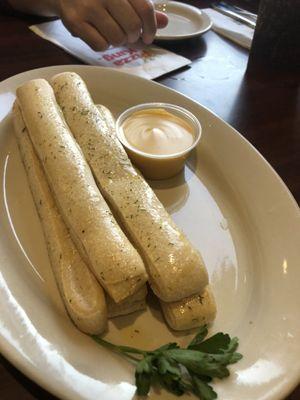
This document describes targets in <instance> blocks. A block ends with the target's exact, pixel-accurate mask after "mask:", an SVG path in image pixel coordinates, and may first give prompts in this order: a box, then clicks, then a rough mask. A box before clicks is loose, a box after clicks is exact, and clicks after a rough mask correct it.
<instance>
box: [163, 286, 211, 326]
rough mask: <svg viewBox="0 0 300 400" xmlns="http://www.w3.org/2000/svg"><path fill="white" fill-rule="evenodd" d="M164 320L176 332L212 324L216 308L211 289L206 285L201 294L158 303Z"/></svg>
mask: <svg viewBox="0 0 300 400" xmlns="http://www.w3.org/2000/svg"><path fill="white" fill-rule="evenodd" d="M160 305H161V308H162V311H163V314H164V316H165V319H166V321H167V323H168V325H169V326H170V328H172V329H174V330H176V331H182V330H186V329H192V328H196V327H198V326H201V325H206V324H208V323H210V322H212V321H213V320H214V319H215V317H216V313H217V307H216V302H215V298H214V295H213V292H212V290H211V287H210V286H209V285H208V286H207V287H206V288H205V289H204V290H203V292H202V293H201V294H195V295H193V296H190V297H187V298H185V299H182V300H179V301H175V302H172V303H166V302H163V301H161V302H160Z"/></svg>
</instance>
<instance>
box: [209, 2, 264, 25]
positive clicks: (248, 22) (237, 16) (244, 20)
mask: <svg viewBox="0 0 300 400" xmlns="http://www.w3.org/2000/svg"><path fill="white" fill-rule="evenodd" d="M212 8H213V9H214V10H216V11H218V12H219V13H221V14H223V15H226V16H227V17H231V18H233V19H235V20H236V21H239V22H241V23H243V24H245V25H248V26H250V27H251V28H253V29H255V26H256V23H255V22H253V21H251V20H250V19H248V18H246V17H243V16H242V15H240V14H237V13H236V12H234V11H229V10H225V9H224V8H222V7H218V6H217V5H214V4H213V5H212Z"/></svg>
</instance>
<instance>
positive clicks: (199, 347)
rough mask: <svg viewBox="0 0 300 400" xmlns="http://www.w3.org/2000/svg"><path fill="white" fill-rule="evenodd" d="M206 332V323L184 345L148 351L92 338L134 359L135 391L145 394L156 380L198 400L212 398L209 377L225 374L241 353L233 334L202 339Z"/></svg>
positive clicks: (175, 391) (223, 376) (170, 345)
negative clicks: (190, 394) (191, 394)
mask: <svg viewBox="0 0 300 400" xmlns="http://www.w3.org/2000/svg"><path fill="white" fill-rule="evenodd" d="M207 333H208V331H207V327H206V326H203V327H201V328H200V329H199V331H198V333H197V335H196V336H195V337H194V339H193V340H192V341H191V342H190V344H189V345H188V347H187V348H180V347H179V345H178V344H177V343H168V344H165V345H163V346H160V347H159V348H157V349H156V350H152V351H147V350H141V349H136V348H134V347H129V346H118V345H115V344H113V343H110V342H107V341H106V340H104V339H101V338H100V337H98V336H92V338H93V339H94V340H95V341H96V342H97V343H98V344H100V345H101V346H104V347H106V348H108V349H110V350H112V351H114V352H116V353H119V354H122V355H124V356H125V357H127V359H129V361H131V362H133V363H135V365H136V371H135V381H136V386H137V394H138V395H142V396H146V395H147V394H148V393H149V390H150V388H151V386H152V385H156V384H159V385H161V386H162V387H164V388H165V389H166V390H168V391H169V392H172V393H174V394H176V395H177V396H181V395H182V394H184V393H194V394H195V395H196V396H197V397H198V398H199V399H200V400H214V399H216V398H217V394H216V393H215V392H214V390H213V388H212V386H211V385H210V384H209V383H210V382H211V380H212V379H213V378H219V379H223V378H226V377H227V376H228V375H229V370H228V368H227V366H228V365H230V364H233V363H235V362H237V361H239V360H240V359H241V358H242V355H241V354H239V353H237V352H236V350H237V347H238V339H237V338H233V339H231V338H230V336H229V335H228V334H224V333H221V332H220V333H217V334H215V335H213V336H212V337H210V338H208V339H206V340H204V339H205V337H206V336H207Z"/></svg>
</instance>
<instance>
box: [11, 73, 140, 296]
mask: <svg viewBox="0 0 300 400" xmlns="http://www.w3.org/2000/svg"><path fill="white" fill-rule="evenodd" d="M17 98H18V101H19V104H20V107H21V111H22V115H23V118H24V120H25V123H26V126H27V127H28V130H29V134H30V138H31V140H32V143H33V145H34V148H35V150H36V153H37V155H38V157H39V159H40V161H41V162H42V165H43V169H44V171H45V173H46V176H47V180H48V183H49V186H50V188H51V190H52V192H53V194H54V197H55V200H56V203H57V205H58V208H59V211H60V213H61V215H62V217H63V219H64V221H65V223H66V225H67V227H68V229H69V230H70V233H71V236H72V238H73V240H74V243H75V244H76V245H77V247H78V249H79V251H80V252H81V255H82V257H83V259H84V260H86V261H87V262H88V265H89V267H90V268H91V269H92V271H93V272H94V274H95V275H96V277H97V279H98V280H99V282H100V283H101V285H102V286H103V288H104V289H105V290H106V291H107V292H108V294H109V295H110V296H111V297H112V298H113V299H114V301H115V302H117V303H118V302H120V301H122V300H124V299H125V298H127V297H129V296H131V295H132V294H134V293H135V292H136V291H137V290H138V289H139V288H140V287H141V286H143V284H144V283H145V282H146V280H147V274H146V272H145V268H144V264H143V262H142V259H141V258H140V256H139V254H138V252H137V251H136V250H135V249H134V247H133V246H132V245H131V243H130V242H129V240H128V239H127V237H126V236H125V234H124V233H123V231H122V230H121V229H120V227H119V225H118V224H117V222H116V220H115V218H114V217H113V215H112V213H111V211H110V209H109V207H108V206H107V204H106V202H105V200H104V199H103V197H102V195H101V193H100V192H99V189H98V188H97V185H96V183H95V181H94V178H93V176H92V173H91V171H90V168H89V166H88V164H87V162H86V161H85V159H84V157H83V154H82V152H81V150H80V148H79V146H78V145H77V143H76V142H75V140H74V138H73V136H72V134H71V132H70V130H69V128H68V126H67V124H66V123H65V120H64V118H63V115H62V113H61V111H60V109H59V107H58V105H57V103H56V101H55V97H54V93H53V90H52V88H51V86H50V85H49V84H48V83H47V81H45V80H43V79H36V80H33V81H30V82H27V83H25V84H24V85H22V86H21V87H20V88H18V90H17Z"/></svg>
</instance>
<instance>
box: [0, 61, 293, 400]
mask: <svg viewBox="0 0 300 400" xmlns="http://www.w3.org/2000/svg"><path fill="white" fill-rule="evenodd" d="M67 70H71V71H76V72H78V73H79V74H80V75H81V76H82V77H83V79H84V80H85V81H86V82H87V85H88V87H89V89H90V91H91V93H92V95H93V98H94V100H95V101H96V102H97V103H103V104H105V105H107V106H108V107H110V108H111V109H112V111H113V112H114V113H115V115H118V113H120V112H121V111H122V110H124V109H125V108H127V107H129V106H132V105H135V104H137V103H142V102H152V101H160V102H168V103H174V104H178V105H181V106H183V107H186V108H187V109H189V110H190V111H191V112H193V113H194V114H195V115H196V116H197V117H198V118H199V119H200V121H201V123H202V127H203V137H202V140H201V142H200V145H199V146H198V148H197V151H196V152H195V154H194V156H193V157H192V158H191V159H190V160H189V164H188V166H187V167H186V169H185V172H184V174H182V175H181V176H178V177H176V178H174V179H171V180H169V181H165V182H159V183H155V184H153V187H154V188H155V191H156V193H157V194H158V196H159V198H160V199H161V201H162V202H163V203H164V204H165V206H166V207H167V209H168V210H169V211H170V212H171V213H172V215H173V217H174V219H175V221H176V222H177V223H178V224H179V226H181V227H182V228H183V229H184V230H185V232H186V234H187V235H188V237H189V238H190V239H191V241H192V242H193V243H194V244H195V246H197V247H198V248H199V249H200V250H201V252H202V255H203V257H204V259H205V262H206V264H207V267H208V270H209V274H210V279H211V283H212V286H213V289H214V291H215V294H216V299H217V303H218V315H217V319H216V322H215V324H214V325H213V328H212V331H211V333H213V332H216V331H219V330H221V331H223V332H228V333H230V334H231V335H235V336H238V337H239V338H240V343H241V345H240V351H241V352H242V353H243V354H244V358H243V360H242V361H240V362H239V363H238V364H235V365H233V366H232V368H231V371H232V374H231V377H230V378H229V379H225V380H224V381H216V382H215V388H216V390H217V392H218V393H219V399H222V400H241V399H247V400H249V399H255V400H271V399H282V398H283V397H284V396H285V395H286V394H287V393H288V392H289V391H291V390H292V389H293V387H294V386H295V385H296V384H297V382H298V379H299V372H300V318H299V309H300V294H299V293H300V291H299V285H300V284H299V282H300V269H299V259H300V254H299V249H300V215H299V209H298V207H297V204H296V202H295V201H294V199H293V198H292V196H291V194H290V193H289V191H288V190H287V188H286V187H285V185H284V183H283V182H282V181H281V180H280V178H279V177H278V175H277V174H276V173H275V172H274V171H273V170H272V168H271V167H270V166H269V164H268V163H267V162H266V161H265V160H264V159H263V158H262V157H261V156H260V155H259V153H258V152H257V151H256V150H255V149H254V148H253V147H252V146H251V145H250V144H249V143H248V142H247V141H246V140H245V139H244V138H243V137H242V136H241V135H240V134H239V133H238V132H237V131H235V130H234V129H233V128H231V127H230V126H229V125H227V124H226V123H225V122H224V121H222V120H221V119H220V118H218V117H217V116H215V115H214V114H212V113H211V112H210V111H208V110H207V109H206V108H204V107H202V106H201V105H199V104H198V103H196V102H194V101H193V100H191V99H189V98H187V97H184V96H182V95H181V94H179V93H177V92H175V91H173V90H170V89H168V88H166V87H164V86H161V85H159V84H157V83H154V82H151V81H148V80H144V79H142V78H138V77H135V76H132V75H124V74H123V73H122V72H117V71H113V70H109V69H103V68H100V67H92V66H58V67H49V68H42V69H38V70H33V71H29V72H25V73H22V74H20V75H17V76H15V77H12V78H9V79H7V80H6V81H4V82H2V83H1V84H0V170H1V180H2V185H1V189H0V221H1V222H0V266H1V275H0V349H1V351H2V352H3V355H4V356H5V357H7V358H8V359H9V360H10V361H11V362H12V363H13V364H14V365H15V366H16V367H17V368H19V369H20V370H21V371H22V372H24V373H25V374H26V375H28V376H29V377H30V378H31V379H33V380H35V381H36V382H37V383H39V384H40V385H41V386H43V387H44V388H46V389H47V390H49V391H50V392H52V393H54V394H55V395H57V396H58V397H60V398H62V399H72V400H76V399H93V400H94V399H103V400H114V399H116V400H129V399H132V397H133V396H134V392H135V386H134V378H133V368H132V367H131V365H129V364H128V363H127V362H126V361H124V360H123V359H122V358H120V357H119V356H118V355H116V354H113V353H111V352H109V351H107V350H105V349H103V348H101V347H99V346H98V345H97V344H95V343H94V342H93V341H92V340H91V339H90V338H89V337H88V336H86V335H84V334H82V333H81V332H79V331H78V330H77V329H76V328H75V327H74V326H73V325H72V323H71V322H70V320H69V318H68V317H67V316H66V313H65V311H64V308H63V305H62V302H61V300H60V297H59V294H58V291H57V289H56V286H55V283H54V279H53V276H52V273H51V270H50V266H49V261H48V257H47V251H46V247H45V243H44V239H43V234H42V230H41V227H40V224H39V220H38V217H37V214H36V211H35V208H34V204H33V201H32V198H31V195H30V191H29V188H28V185H27V180H26V176H25V172H24V169H23V166H22V164H21V161H20V157H19V153H18V149H17V146H16V142H15V139H14V134H13V128H12V120H11V115H10V110H11V106H12V103H13V100H14V98H15V90H16V87H17V86H19V85H20V84H22V83H23V82H25V81H27V80H28V79H32V78H38V77H43V78H46V79H47V78H50V77H51V76H52V75H54V74H56V73H58V72H62V71H67ZM132 88H134V90H132ZM107 337H108V338H109V339H110V340H112V341H114V342H116V343H119V344H128V345H135V346H139V347H143V348H149V349H151V348H154V347H158V346H159V345H161V344H163V343H166V342H167V341H174V340H176V341H179V342H180V343H181V344H185V343H187V340H188V337H187V336H186V334H178V333H177V334H175V333H174V332H171V331H170V330H168V328H167V327H166V325H165V323H164V322H163V319H162V317H161V314H160V311H159V309H158V307H157V305H155V304H154V306H153V307H152V308H151V309H150V310H149V311H148V312H146V313H136V314H133V315H130V316H127V317H122V318H118V319H115V320H113V321H111V322H110V324H109V333H108V334H107ZM158 398H163V399H174V397H173V396H172V395H169V394H166V393H165V392H161V393H158V392H152V393H151V399H158ZM182 399H191V397H182Z"/></svg>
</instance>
